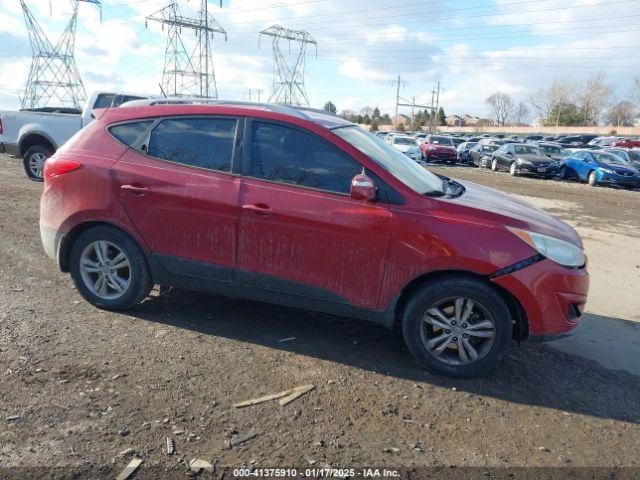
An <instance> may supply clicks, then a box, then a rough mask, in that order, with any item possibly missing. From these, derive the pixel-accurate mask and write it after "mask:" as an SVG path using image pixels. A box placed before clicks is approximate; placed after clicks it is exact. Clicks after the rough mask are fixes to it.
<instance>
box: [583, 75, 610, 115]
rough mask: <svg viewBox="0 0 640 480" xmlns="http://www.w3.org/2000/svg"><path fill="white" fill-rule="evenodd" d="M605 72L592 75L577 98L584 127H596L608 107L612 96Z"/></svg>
mask: <svg viewBox="0 0 640 480" xmlns="http://www.w3.org/2000/svg"><path fill="white" fill-rule="evenodd" d="M612 93H613V92H612V90H611V87H610V86H609V85H608V84H607V82H606V75H605V74H604V73H603V72H599V73H596V74H594V75H592V76H591V77H590V78H589V79H588V80H587V81H586V83H585V84H584V85H583V86H582V88H581V89H580V91H579V92H578V94H577V96H576V100H577V104H578V110H579V111H580V113H581V114H582V115H583V124H584V125H595V124H596V123H597V122H598V119H599V118H600V115H602V111H603V110H604V109H605V108H606V107H607V105H608V104H609V101H610V99H611V95H612Z"/></svg>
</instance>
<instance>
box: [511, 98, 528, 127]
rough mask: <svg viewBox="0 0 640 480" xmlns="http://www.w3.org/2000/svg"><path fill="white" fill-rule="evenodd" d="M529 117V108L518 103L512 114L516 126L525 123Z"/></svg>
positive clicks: (522, 103)
mask: <svg viewBox="0 0 640 480" xmlns="http://www.w3.org/2000/svg"><path fill="white" fill-rule="evenodd" d="M528 117H529V107H528V106H527V104H526V103H524V102H519V103H518V106H517V107H516V109H515V113H514V114H513V118H514V119H515V121H516V123H517V124H518V125H520V124H522V123H524V122H526V121H527V118H528Z"/></svg>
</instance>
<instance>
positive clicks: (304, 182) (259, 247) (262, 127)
mask: <svg viewBox="0 0 640 480" xmlns="http://www.w3.org/2000/svg"><path fill="white" fill-rule="evenodd" d="M250 132H251V133H250V138H249V139H248V141H249V142H250V143H251V145H250V147H249V148H248V150H249V152H247V153H248V156H249V157H250V158H249V162H248V165H247V166H246V167H245V170H246V171H245V172H244V174H245V176H244V178H243V180H242V187H241V191H240V207H241V212H240V236H239V242H238V268H239V270H238V272H237V277H236V278H237V280H238V282H240V283H243V284H246V285H252V286H257V287H265V288H269V289H271V290H277V291H281V292H286V293H291V294H296V295H302V296H309V297H313V298H319V299H323V300H328V301H333V302H346V303H349V304H353V305H357V306H360V307H365V308H369V309H376V308H377V306H378V296H379V293H380V286H381V283H382V278H383V275H384V271H385V259H386V254H387V248H388V244H389V228H390V227H389V224H390V222H389V220H390V212H389V209H388V208H387V205H384V204H381V203H365V202H362V201H355V200H352V199H351V198H350V197H349V194H348V193H349V188H350V185H351V179H352V178H353V177H354V176H355V175H356V174H358V173H361V172H362V165H361V164H360V163H359V162H357V161H356V160H354V159H353V158H351V157H349V156H348V155H346V154H345V153H344V152H342V151H341V150H339V149H337V148H336V147H334V146H333V145H331V144H330V143H329V142H327V141H326V140H324V139H322V138H320V137H319V136H316V135H315V134H312V133H310V132H307V131H303V130H300V129H298V128H295V127H293V126H289V125H286V124H281V123H269V122H263V121H253V122H252V127H251V129H250Z"/></svg>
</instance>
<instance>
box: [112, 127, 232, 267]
mask: <svg viewBox="0 0 640 480" xmlns="http://www.w3.org/2000/svg"><path fill="white" fill-rule="evenodd" d="M239 130H240V129H239V128H238V120H237V119H235V118H229V117H211V116H207V117H204V116H202V117H174V118H165V119H163V120H162V121H160V122H159V123H158V124H157V125H156V126H155V128H154V129H153V130H152V131H151V133H150V134H149V135H148V137H147V138H146V139H144V141H142V142H141V143H140V142H138V143H139V145H138V146H137V147H138V148H133V149H129V150H127V151H126V152H125V153H124V155H123V156H122V157H121V159H120V160H119V161H118V162H117V163H116V164H115V166H114V169H113V179H114V183H115V188H116V189H117V192H118V196H119V199H120V201H121V202H122V204H123V205H124V208H125V210H126V212H127V214H128V215H129V217H130V218H131V221H132V223H133V224H134V225H135V227H136V229H137V230H138V232H139V234H140V235H141V237H142V238H143V239H144V240H145V243H146V244H147V246H148V247H149V249H150V250H151V253H152V254H153V255H154V257H155V258H156V259H157V260H158V261H159V262H160V264H162V266H163V267H165V268H166V269H167V270H168V271H169V272H171V273H174V274H182V275H190V276H193V277H204V278H211V279H217V280H232V279H233V269H234V268H235V263H236V262H235V259H236V245H237V234H238V192H239V188H240V178H239V176H236V175H233V174H232V173H231V172H232V164H233V158H234V152H235V150H236V149H235V146H236V135H237V132H238V131H239Z"/></svg>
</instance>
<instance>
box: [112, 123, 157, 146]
mask: <svg viewBox="0 0 640 480" xmlns="http://www.w3.org/2000/svg"><path fill="white" fill-rule="evenodd" d="M152 123H153V120H143V121H139V122H128V123H121V124H120V125H114V126H113V127H109V132H110V133H111V135H113V136H114V137H116V138H117V139H118V140H120V141H121V142H122V143H124V144H125V145H127V146H128V147H130V146H132V145H133V144H134V143H135V142H136V140H138V139H139V138H140V136H141V135H142V134H143V133H144V132H145V131H146V130H147V128H149V127H150V126H151V124H152Z"/></svg>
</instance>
